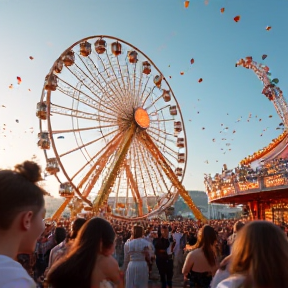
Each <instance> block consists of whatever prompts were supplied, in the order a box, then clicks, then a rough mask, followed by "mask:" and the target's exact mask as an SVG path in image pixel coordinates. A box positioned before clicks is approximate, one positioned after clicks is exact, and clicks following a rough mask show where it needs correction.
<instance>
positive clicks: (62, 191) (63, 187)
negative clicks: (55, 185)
mask: <svg viewBox="0 0 288 288" xmlns="http://www.w3.org/2000/svg"><path fill="white" fill-rule="evenodd" d="M59 195H60V196H62V197H65V198H73V197H74V195H75V192H74V188H73V187H72V185H71V184H70V183H69V182H65V183H61V184H60V188H59Z"/></svg>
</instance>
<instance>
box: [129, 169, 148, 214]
mask: <svg viewBox="0 0 288 288" xmlns="http://www.w3.org/2000/svg"><path fill="white" fill-rule="evenodd" d="M124 165H125V170H126V176H127V179H129V183H130V187H131V190H132V191H133V192H132V193H133V194H134V195H135V198H136V201H137V202H136V203H137V204H138V205H137V206H138V207H137V208H138V216H142V215H143V202H142V198H141V196H140V193H139V190H138V186H137V185H136V183H135V181H134V178H133V174H132V172H131V170H130V168H129V166H128V165H127V164H124Z"/></svg>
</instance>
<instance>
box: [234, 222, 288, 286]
mask: <svg viewBox="0 0 288 288" xmlns="http://www.w3.org/2000/svg"><path fill="white" fill-rule="evenodd" d="M287 263H288V241H287V237H286V235H285V234H284V233H283V231H281V229H279V227H277V226H276V225H274V224H273V223H271V222H267V221H253V222H250V223H248V224H245V226H244V227H243V228H242V229H241V231H240V232H239V234H237V237H236V240H235V243H234V245H233V248H232V263H231V272H232V273H241V274H245V275H248V277H247V283H248V284H247V285H246V286H247V287H248V286H249V285H250V286H251V285H253V287H256V288H272V287H281V288H286V287H288V273H287ZM251 283H252V284H251Z"/></svg>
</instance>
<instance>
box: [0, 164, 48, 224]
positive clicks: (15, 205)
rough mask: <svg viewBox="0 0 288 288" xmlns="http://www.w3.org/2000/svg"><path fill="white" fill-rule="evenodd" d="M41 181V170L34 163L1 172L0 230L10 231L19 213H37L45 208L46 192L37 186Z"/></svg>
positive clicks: (19, 165)
mask: <svg viewBox="0 0 288 288" xmlns="http://www.w3.org/2000/svg"><path fill="white" fill-rule="evenodd" d="M39 180H41V169H40V167H39V166H38V165H37V164H36V163H34V162H32V161H25V162H24V163H22V164H18V165H16V166H15V170H2V171H0V230H8V229H9V228H10V226H11V225H12V222H13V220H14V218H15V217H16V215H17V214H18V213H19V212H22V211H25V210H27V209H31V210H33V211H34V213H36V212H38V211H39V210H40V208H41V207H43V206H44V198H43V195H44V194H46V192H45V191H44V190H42V189H41V188H40V187H39V186H38V185H37V184H36V183H37V182H38V181H39Z"/></svg>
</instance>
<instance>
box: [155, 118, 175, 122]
mask: <svg viewBox="0 0 288 288" xmlns="http://www.w3.org/2000/svg"><path fill="white" fill-rule="evenodd" d="M170 121H175V119H173V118H171V119H158V120H150V122H170Z"/></svg>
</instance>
